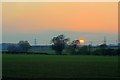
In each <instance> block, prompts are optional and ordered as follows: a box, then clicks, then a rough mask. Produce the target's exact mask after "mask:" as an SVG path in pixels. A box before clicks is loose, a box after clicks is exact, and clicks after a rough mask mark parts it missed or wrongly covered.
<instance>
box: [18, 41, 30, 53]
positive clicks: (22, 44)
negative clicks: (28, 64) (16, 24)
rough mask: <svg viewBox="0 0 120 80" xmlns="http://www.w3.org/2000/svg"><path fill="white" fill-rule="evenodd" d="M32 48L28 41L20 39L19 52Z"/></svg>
mask: <svg viewBox="0 0 120 80" xmlns="http://www.w3.org/2000/svg"><path fill="white" fill-rule="evenodd" d="M30 48H31V46H30V44H29V42H28V41H19V43H18V46H17V50H18V52H27V51H28V50H29V49H30Z"/></svg>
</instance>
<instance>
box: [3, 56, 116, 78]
mask: <svg viewBox="0 0 120 80" xmlns="http://www.w3.org/2000/svg"><path fill="white" fill-rule="evenodd" d="M2 66H3V77H11V78H96V77H97V78H104V77H105V78H106V77H107V78H114V77H118V57H117V56H80V55H74V56H73V55H34V54H30V55H25V54H3V64H2Z"/></svg>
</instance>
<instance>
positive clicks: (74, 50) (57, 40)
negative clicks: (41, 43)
mask: <svg viewBox="0 0 120 80" xmlns="http://www.w3.org/2000/svg"><path fill="white" fill-rule="evenodd" d="M68 41H69V38H65V36H64V35H58V36H57V37H53V39H52V49H53V50H55V52H56V54H59V55H61V54H62V52H63V50H65V52H66V53H69V54H71V55H104V56H105V55H109V56H115V55H120V47H118V48H115V49H114V48H109V47H108V46H107V45H106V44H105V43H104V44H101V45H99V46H98V47H97V48H93V46H92V45H83V46H80V45H79V44H80V42H79V40H73V41H72V42H71V43H70V44H68V43H67V42H68Z"/></svg>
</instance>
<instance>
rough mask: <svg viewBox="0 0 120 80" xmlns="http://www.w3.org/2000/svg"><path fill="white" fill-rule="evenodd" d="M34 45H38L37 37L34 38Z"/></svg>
mask: <svg viewBox="0 0 120 80" xmlns="http://www.w3.org/2000/svg"><path fill="white" fill-rule="evenodd" d="M34 45H35V46H36V45H37V40H36V38H35V39H34Z"/></svg>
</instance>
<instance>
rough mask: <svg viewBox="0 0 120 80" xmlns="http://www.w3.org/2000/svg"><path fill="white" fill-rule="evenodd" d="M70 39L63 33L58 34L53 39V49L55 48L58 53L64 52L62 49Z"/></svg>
mask: <svg viewBox="0 0 120 80" xmlns="http://www.w3.org/2000/svg"><path fill="white" fill-rule="evenodd" d="M68 41H69V39H68V38H65V36H64V35H62V34H61V35H58V36H57V37H53V39H52V40H51V42H52V49H53V50H55V52H56V54H62V51H63V49H64V48H65V46H66V44H67V42H68Z"/></svg>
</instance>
